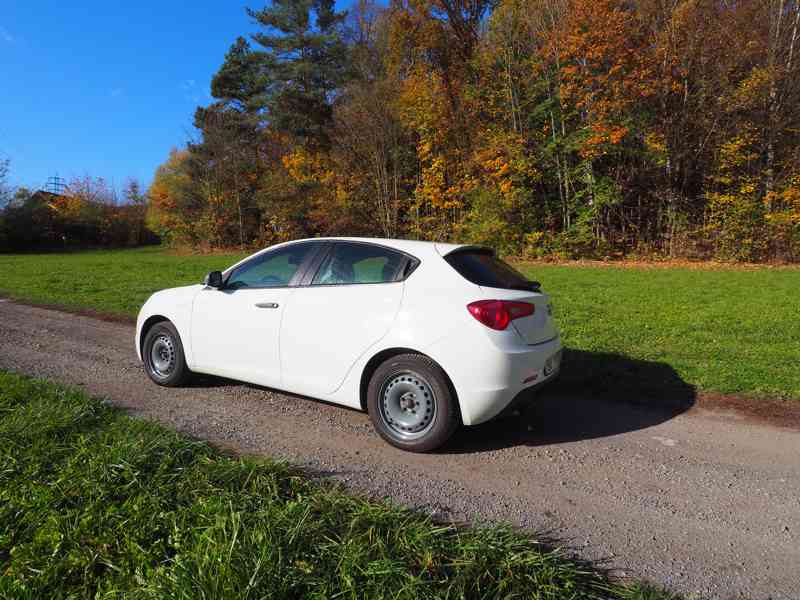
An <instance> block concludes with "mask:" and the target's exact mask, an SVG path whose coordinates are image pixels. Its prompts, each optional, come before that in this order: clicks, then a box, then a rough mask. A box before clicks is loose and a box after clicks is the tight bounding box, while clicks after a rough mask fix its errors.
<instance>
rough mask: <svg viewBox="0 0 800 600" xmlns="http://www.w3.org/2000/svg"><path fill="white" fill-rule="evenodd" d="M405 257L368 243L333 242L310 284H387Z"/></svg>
mask: <svg viewBox="0 0 800 600" xmlns="http://www.w3.org/2000/svg"><path fill="white" fill-rule="evenodd" d="M404 263H405V256H403V255H402V254H400V253H398V252H393V251H392V250H389V249H387V248H382V247H380V246H372V245H370V244H342V243H339V244H335V245H334V246H333V250H332V251H331V253H330V254H329V255H328V257H327V258H326V259H325V261H324V262H323V263H322V265H321V266H320V268H319V270H318V271H317V274H316V275H315V276H314V281H313V282H312V285H337V284H346V283H386V282H389V281H395V280H396V279H397V275H398V271H399V270H400V267H401V266H402V265H403V264H404Z"/></svg>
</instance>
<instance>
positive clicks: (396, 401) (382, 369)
mask: <svg viewBox="0 0 800 600" xmlns="http://www.w3.org/2000/svg"><path fill="white" fill-rule="evenodd" d="M367 409H368V411H369V415H370V419H371V420H372V424H373V425H374V426H375V429H376V430H377V431H378V433H379V434H380V435H381V437H382V438H383V439H385V440H386V441H387V442H389V443H390V444H392V445H393V446H396V447H398V448H402V449H403V450H409V451H411V452H430V451H431V450H435V449H437V448H439V447H440V446H442V445H443V444H444V443H445V442H446V441H447V440H448V439H450V436H452V435H453V433H454V432H455V430H456V429H457V428H458V426H459V425H460V424H461V418H460V416H459V413H458V405H457V401H456V399H455V397H454V395H453V393H452V391H451V390H450V385H449V383H448V380H447V377H446V376H445V374H444V372H443V371H442V369H441V367H439V365H437V364H436V363H435V362H433V361H432V360H431V359H430V358H428V357H427V356H422V355H420V354H401V355H398V356H395V357H393V358H390V359H389V360H387V361H386V362H384V363H383V364H382V365H380V366H379V367H378V368H377V369H376V371H375V373H373V375H372V378H371V379H370V382H369V387H368V389H367Z"/></svg>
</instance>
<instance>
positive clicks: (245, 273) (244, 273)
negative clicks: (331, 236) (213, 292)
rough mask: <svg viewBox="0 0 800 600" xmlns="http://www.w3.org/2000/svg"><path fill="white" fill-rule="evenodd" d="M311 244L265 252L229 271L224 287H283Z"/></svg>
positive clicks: (298, 266) (305, 255)
mask: <svg viewBox="0 0 800 600" xmlns="http://www.w3.org/2000/svg"><path fill="white" fill-rule="evenodd" d="M312 248H313V244H292V245H291V246H287V247H286V248H282V249H280V250H275V251H274V252H265V253H264V254H261V255H260V256H257V257H255V258H253V259H251V260H249V261H247V262H246V263H244V264H243V265H241V266H240V267H237V269H236V270H235V271H234V272H233V273H231V276H230V277H229V278H228V282H227V284H226V286H225V287H226V288H230V289H240V288H265V287H284V286H287V285H289V282H290V281H291V280H292V277H294V275H295V273H297V269H299V268H300V265H301V264H302V263H303V261H304V260H305V258H306V257H307V256H308V254H309V252H311V250H312Z"/></svg>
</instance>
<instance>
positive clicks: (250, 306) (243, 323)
mask: <svg viewBox="0 0 800 600" xmlns="http://www.w3.org/2000/svg"><path fill="white" fill-rule="evenodd" d="M292 291H293V290H292V289H291V288H287V287H277V288H253V289H238V290H231V291H228V290H217V289H214V288H205V289H203V290H201V291H200V292H198V293H197V295H196V297H195V300H194V308H193V316H192V328H191V335H192V347H193V349H194V353H193V359H192V362H191V363H187V364H190V367H189V368H190V369H193V370H196V371H200V372H203V373H210V374H213V375H219V376H222V377H229V378H231V379H243V380H245V381H249V382H251V383H257V384H259V385H265V386H280V384H281V364H280V357H279V354H278V336H279V334H280V327H281V318H282V316H283V312H284V310H285V306H286V301H287V299H288V298H289V296H290V295H291V293H292Z"/></svg>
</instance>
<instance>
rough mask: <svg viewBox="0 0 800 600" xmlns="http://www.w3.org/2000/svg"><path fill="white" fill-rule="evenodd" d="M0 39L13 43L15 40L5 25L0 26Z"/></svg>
mask: <svg viewBox="0 0 800 600" xmlns="http://www.w3.org/2000/svg"><path fill="white" fill-rule="evenodd" d="M0 40H3V41H4V42H6V43H7V44H13V43H14V41H15V39H14V36H13V35H11V34H10V33H9V31H8V29H6V28H5V27H0Z"/></svg>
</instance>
